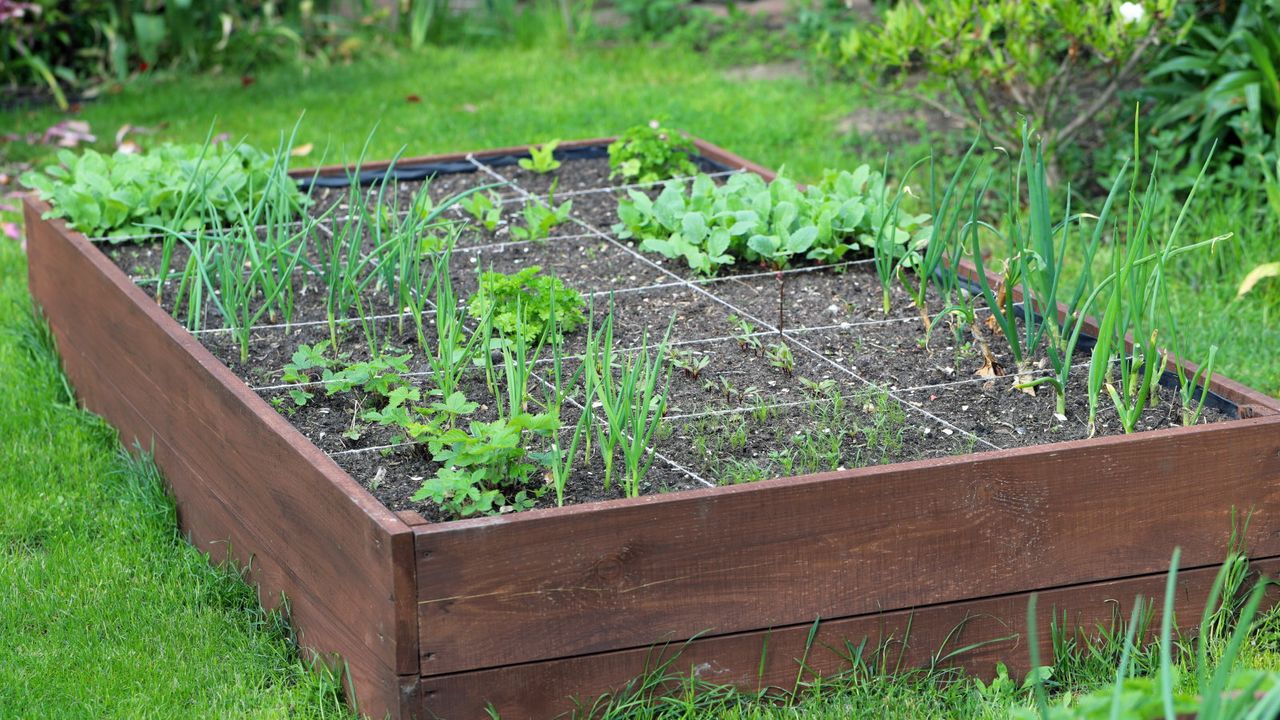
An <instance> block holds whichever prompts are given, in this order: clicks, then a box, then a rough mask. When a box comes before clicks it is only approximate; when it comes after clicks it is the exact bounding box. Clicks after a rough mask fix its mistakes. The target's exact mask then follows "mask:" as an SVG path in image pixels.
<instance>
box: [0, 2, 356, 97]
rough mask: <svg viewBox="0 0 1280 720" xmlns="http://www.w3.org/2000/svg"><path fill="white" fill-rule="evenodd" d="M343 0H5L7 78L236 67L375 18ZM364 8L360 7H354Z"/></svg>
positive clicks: (56, 86) (60, 87) (72, 80)
mask: <svg viewBox="0 0 1280 720" xmlns="http://www.w3.org/2000/svg"><path fill="white" fill-rule="evenodd" d="M338 4H339V0H285V1H284V2H270V3H264V2H261V0H216V1H215V0H209V1H205V2H190V1H189V0H188V1H187V2H162V1H160V0H145V1H143V2H131V3H123V2H113V3H108V2H96V1H92V0H37V1H35V2H14V0H0V85H25V84H34V85H37V86H43V87H47V88H48V89H49V91H50V92H51V93H52V94H53V95H54V97H55V99H56V100H57V102H58V104H59V105H60V106H61V107H63V108H65V107H66V106H67V100H66V96H65V93H64V86H71V87H76V88H84V87H86V86H89V85H91V84H93V83H94V82H95V81H105V80H117V81H119V80H123V79H125V78H126V77H128V76H129V75H130V74H132V73H134V72H145V71H147V70H149V69H152V68H157V67H161V66H166V65H174V66H181V67H184V68H201V69H203V68H211V67H223V68H231V69H234V70H236V71H247V70H250V69H256V68H261V67H263V66H265V65H269V64H273V63H282V62H289V61H293V60H300V59H304V58H310V57H326V56H327V55H328V54H330V53H333V54H337V55H349V54H350V53H351V52H352V51H353V50H354V49H355V48H356V47H357V46H359V45H360V41H359V40H358V39H357V38H354V37H353V36H352V34H351V33H352V32H353V31H355V30H359V29H361V28H364V27H368V26H369V25H371V24H372V23H371V22H365V21H366V20H369V21H371V20H372V19H373V18H353V19H346V18H344V14H343V13H336V12H332V10H333V8H334V6H336V5H338ZM350 14H357V15H358V14H359V13H358V12H357V13H348V15H350Z"/></svg>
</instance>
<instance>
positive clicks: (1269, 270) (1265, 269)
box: [1236, 262, 1280, 297]
mask: <svg viewBox="0 0 1280 720" xmlns="http://www.w3.org/2000/svg"><path fill="white" fill-rule="evenodd" d="M1273 277H1280V262H1273V263H1263V264H1261V265H1259V266H1258V267H1256V268H1254V269H1252V270H1250V271H1249V274H1248V275H1245V276H1244V281H1243V282H1241V283H1240V289H1239V290H1237V291H1236V297H1242V296H1243V295H1245V294H1246V293H1248V292H1249V291H1250V290H1253V287H1254V286H1255V285H1257V284H1258V283H1259V282H1261V281H1263V280H1264V279H1266V278H1273Z"/></svg>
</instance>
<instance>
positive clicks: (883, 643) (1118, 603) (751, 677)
mask: <svg viewBox="0 0 1280 720" xmlns="http://www.w3.org/2000/svg"><path fill="white" fill-rule="evenodd" d="M1253 568H1254V569H1255V570H1260V571H1262V572H1264V573H1267V574H1269V575H1272V576H1274V574H1275V573H1276V572H1277V571H1280V558H1267V559H1263V560H1255V561H1254V563H1253ZM1216 574H1217V566H1208V567H1204V568H1199V569H1193V570H1186V571H1183V572H1180V573H1179V575H1178V590H1177V593H1176V595H1175V598H1176V600H1175V606H1174V608H1175V617H1176V618H1177V620H1178V622H1179V624H1180V625H1181V626H1183V627H1187V626H1191V625H1194V624H1196V623H1198V622H1199V618H1200V615H1199V613H1200V611H1201V610H1202V609H1203V607H1204V602H1205V600H1206V598H1207V597H1208V591H1209V587H1210V586H1211V585H1212V583H1213V579H1214V576H1215V575H1216ZM1165 580H1166V575H1165V574H1164V573H1159V574H1154V575H1148V576H1143V577H1139V578H1130V579H1124V580H1111V581H1107V582H1102V583H1094V584H1089V585H1083V586H1075V587H1069V588H1059V589H1052V590H1046V591H1042V592H1041V593H1039V600H1038V601H1037V616H1038V622H1037V628H1038V630H1039V636H1040V645H1041V657H1042V660H1041V662H1044V663H1048V662H1051V661H1052V658H1053V648H1052V646H1051V643H1050V637H1049V628H1050V623H1051V622H1052V621H1053V619H1054V617H1055V616H1056V617H1057V619H1058V620H1059V622H1061V621H1062V619H1063V618H1064V616H1065V618H1066V619H1067V620H1068V621H1069V622H1070V623H1071V624H1073V625H1074V626H1075V627H1077V628H1080V629H1081V631H1083V632H1093V631H1094V629H1095V628H1097V627H1098V626H1099V625H1101V626H1104V627H1110V625H1111V623H1112V621H1113V619H1114V618H1115V615H1114V613H1116V612H1117V611H1119V612H1120V613H1122V614H1123V616H1124V618H1125V619H1126V620H1127V618H1128V615H1129V613H1130V612H1131V611H1132V609H1133V607H1134V602H1135V598H1136V597H1137V596H1139V595H1141V596H1142V597H1144V598H1146V599H1147V600H1148V601H1151V600H1152V599H1154V602H1155V608H1154V609H1155V611H1156V613H1155V619H1154V620H1153V624H1152V627H1153V628H1154V629H1158V628H1159V622H1160V620H1159V618H1160V616H1161V612H1160V611H1161V607H1162V602H1163V597H1164V588H1165ZM1029 598H1030V594H1029V593H1019V594H1014V595H1006V596H1002V597H996V598H985V599H980V600H969V601H963V602H959V603H951V604H946V605H937V606H932V607H926V608H919V609H915V610H904V611H897V612H890V613H883V614H875V615H867V616H861V617H854V618H845V619H840V620H826V621H822V622H820V623H819V625H818V633H817V635H816V637H815V641H814V643H813V644H812V646H811V648H810V649H809V651H808V652H807V653H806V650H805V646H806V644H807V643H808V638H809V633H810V631H811V630H812V621H810V622H809V623H804V624H800V625H793V626H790V627H784V628H775V629H772V630H757V631H753V632H749V633H741V634H736V635H729V636H723V637H712V638H700V639H697V640H694V641H693V642H691V643H687V644H686V643H671V644H668V645H665V646H663V645H658V646H653V647H644V648H635V649H630V650H622V651H617V652H608V653H602V654H597V655H586V656H580V657H575V658H564V659H555V660H548V661H543V662H537V663H530V664H525V665H517V666H511V667H502V668H495V669H489V670H478V671H472V672H467V673H461V674H457V675H444V676H438V677H430V678H424V679H423V686H422V693H423V702H424V703H425V710H426V713H427V714H428V716H430V717H440V718H449V719H450V720H470V719H471V718H485V717H488V716H487V715H486V714H485V707H486V705H487V704H489V703H492V704H493V706H494V707H495V708H496V709H497V710H498V712H499V713H500V714H501V716H502V717H503V719H504V720H521V719H523V718H530V719H533V718H539V719H541V718H551V717H557V716H560V715H561V714H562V713H565V712H567V711H570V710H572V709H573V707H574V703H573V698H577V699H578V700H579V701H580V702H585V704H586V705H587V706H590V705H591V703H592V702H593V701H594V700H595V699H596V698H599V697H601V696H603V695H605V694H608V693H614V692H617V691H619V690H621V689H622V688H624V687H625V686H626V684H627V683H628V682H629V681H630V680H631V679H632V678H635V677H637V676H639V675H641V674H644V673H645V672H646V671H648V670H652V669H653V668H655V667H657V666H658V665H659V663H660V662H662V661H665V660H670V659H674V661H673V662H672V663H671V666H670V668H669V671H670V672H671V673H683V674H684V675H685V677H688V676H689V675H691V674H694V673H696V674H697V676H698V677H699V678H700V679H701V680H705V681H707V682H710V683H715V684H733V685H737V686H738V687H740V688H743V689H746V690H759V689H762V688H784V689H790V688H792V687H794V686H795V682H796V679H797V677H802V678H803V679H805V680H811V679H813V677H814V673H816V674H818V675H821V676H824V677H830V676H833V675H836V674H838V673H840V672H842V671H844V670H847V669H848V668H849V663H848V661H847V660H846V658H847V657H848V656H849V655H851V653H850V652H849V647H850V646H852V647H855V648H856V647H857V646H858V645H859V644H861V643H862V642H863V641H864V640H865V641H866V643H867V648H866V653H867V654H868V655H869V654H870V653H871V652H872V651H873V650H875V649H876V648H884V649H885V656H886V657H887V658H889V666H890V667H891V668H892V667H897V668H902V669H905V668H911V667H921V666H928V665H929V664H930V663H931V661H932V660H933V659H934V658H941V657H946V656H947V655H949V654H950V653H953V652H956V651H958V650H960V649H962V648H965V647H966V646H968V645H970V644H974V643H980V645H979V647H977V648H975V649H972V650H970V651H967V652H963V653H960V654H958V655H955V656H953V657H950V658H949V659H948V660H947V661H946V662H944V663H941V664H942V665H945V666H959V667H963V668H965V669H966V670H968V671H970V672H972V673H975V674H976V675H979V676H982V677H990V676H991V675H992V674H993V672H994V669H995V663H996V662H997V661H999V662H1004V663H1006V664H1008V665H1009V666H1010V667H1011V671H1012V673H1013V674H1015V676H1021V675H1022V674H1024V673H1025V672H1026V670H1027V669H1028V668H1029V666H1030V663H1029V653H1028V651H1027V642H1026V636H1025V629H1026V617H1027V602H1028V600H1029ZM846 643H848V644H846ZM762 656H763V658H764V666H763V673H762V672H761V658H762ZM801 658H803V659H804V661H805V664H806V666H807V667H808V668H809V670H810V671H809V672H803V673H802V672H801V670H800V659H801Z"/></svg>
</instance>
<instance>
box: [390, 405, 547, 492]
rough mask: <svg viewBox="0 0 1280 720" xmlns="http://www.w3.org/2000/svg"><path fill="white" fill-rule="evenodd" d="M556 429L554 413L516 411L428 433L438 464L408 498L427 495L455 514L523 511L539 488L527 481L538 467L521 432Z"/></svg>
mask: <svg viewBox="0 0 1280 720" xmlns="http://www.w3.org/2000/svg"><path fill="white" fill-rule="evenodd" d="M559 428H560V420H559V418H558V417H554V416H552V415H549V414H536V415H535V414H529V413H517V414H515V415H513V416H511V417H510V418H507V419H499V420H496V421H494V422H488V423H485V422H472V423H471V424H470V426H469V428H468V429H466V430H463V429H461V428H453V429H451V430H446V431H444V432H442V433H439V434H436V435H434V436H431V437H429V438H428V440H427V445H428V447H429V448H430V449H431V454H432V457H433V458H434V459H435V461H436V462H438V463H440V465H441V467H440V469H439V470H438V471H436V474H435V477H432V478H430V479H428V480H427V481H426V482H424V483H422V487H421V488H419V489H418V491H417V492H416V493H414V494H413V497H412V499H413V500H414V501H418V502H420V501H423V500H431V501H432V502H434V503H437V504H438V505H440V506H441V507H442V508H443V509H445V510H446V511H448V512H449V513H451V514H453V515H455V516H457V517H468V516H471V515H475V514H482V515H490V514H494V513H497V512H509V511H512V510H526V509H528V508H530V507H532V506H533V504H534V503H535V502H536V501H537V500H538V498H539V497H541V495H542V492H543V489H542V488H540V487H539V488H534V487H530V486H529V479H530V476H532V475H533V472H534V470H535V469H536V467H537V466H536V465H535V464H534V463H533V462H530V459H529V457H528V456H527V455H526V453H525V450H524V435H525V433H526V432H530V433H534V434H537V435H543V436H545V435H548V434H550V433H554V432H556V431H557V430H559Z"/></svg>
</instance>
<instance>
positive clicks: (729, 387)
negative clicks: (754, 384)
mask: <svg viewBox="0 0 1280 720" xmlns="http://www.w3.org/2000/svg"><path fill="white" fill-rule="evenodd" d="M702 388H703V389H704V390H706V391H707V392H713V393H718V394H720V395H723V396H724V399H725V400H730V399H732V398H733V396H734V395H736V394H737V392H738V389H737V388H735V387H734V386H733V383H732V382H730V381H729V378H727V377H724V376H723V375H721V376H720V377H717V378H716V379H714V380H707V381H706V382H704V383H703V384H702Z"/></svg>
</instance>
